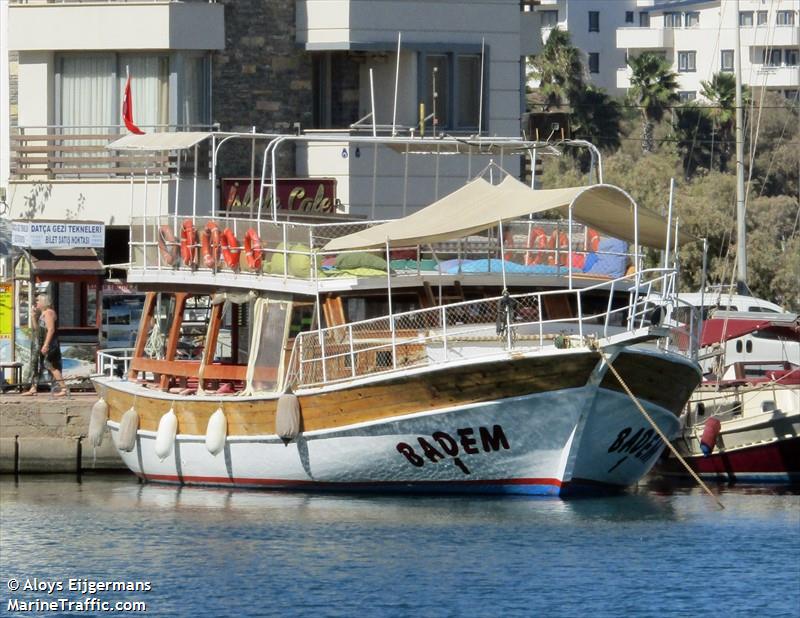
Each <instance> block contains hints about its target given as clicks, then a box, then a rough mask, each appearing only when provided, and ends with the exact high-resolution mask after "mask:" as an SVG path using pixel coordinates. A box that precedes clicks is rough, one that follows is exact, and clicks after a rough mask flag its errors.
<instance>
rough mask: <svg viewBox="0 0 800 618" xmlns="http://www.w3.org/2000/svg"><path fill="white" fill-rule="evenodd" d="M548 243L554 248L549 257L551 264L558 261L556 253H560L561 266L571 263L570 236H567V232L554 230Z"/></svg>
mask: <svg viewBox="0 0 800 618" xmlns="http://www.w3.org/2000/svg"><path fill="white" fill-rule="evenodd" d="M547 245H548V247H549V248H550V249H551V250H552V253H551V255H550V257H549V259H548V262H549V263H550V264H555V263H556V253H558V262H559V265H560V266H566V265H567V264H568V263H569V236H567V233H566V232H559V231H558V230H553V233H552V234H551V235H550V239H549V241H548V243H547Z"/></svg>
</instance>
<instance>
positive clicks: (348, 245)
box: [325, 176, 668, 251]
mask: <svg viewBox="0 0 800 618" xmlns="http://www.w3.org/2000/svg"><path fill="white" fill-rule="evenodd" d="M570 205H571V206H572V215H573V218H574V220H575V221H579V222H581V223H584V224H586V225H588V226H589V227H592V228H594V229H596V230H598V231H599V232H602V233H604V234H607V235H608V236H613V237H615V238H620V239H622V240H626V241H628V242H631V243H633V242H635V239H636V235H635V229H636V225H635V218H634V210H635V209H636V205H635V203H634V201H633V199H631V197H630V196H629V195H628V194H627V193H625V192H624V191H623V190H622V189H619V188H617V187H614V186H612V185H594V186H591V187H570V188H566V189H547V190H536V191H534V190H533V189H531V188H529V187H528V186H527V185H524V184H523V183H521V182H520V181H518V180H516V179H515V178H513V177H511V176H506V178H505V179H504V180H503V181H502V182H501V183H500V184H498V185H493V184H491V183H489V182H487V181H486V180H484V179H483V178H476V179H475V180H472V181H470V182H468V183H467V184H466V185H464V186H463V187H461V188H460V189H458V190H456V191H454V192H453V193H451V194H449V195H447V196H445V197H443V198H442V199H440V200H438V201H437V202H434V203H433V204H431V205H430V206H427V207H426V208H423V209H422V210H418V211H417V212H415V213H413V214H411V215H409V216H407V217H404V218H402V219H397V220H395V221H390V222H388V223H383V224H381V225H376V226H375V227H371V228H367V229H365V230H362V231H360V232H356V233H354V234H349V235H347V236H342V237H341V238H335V239H333V240H331V241H330V242H329V243H328V244H327V245H325V250H326V251H341V250H346V249H372V248H376V247H383V246H385V245H386V242H387V241H388V243H389V246H391V247H405V246H412V245H418V244H428V243H433V242H438V241H442V240H450V239H454V238H462V237H464V236H469V235H470V234H475V233H477V232H481V231H483V230H486V229H489V228H493V227H495V226H497V224H498V222H499V221H509V220H513V219H519V218H520V217H526V216H528V215H531V214H536V213H542V212H546V211H549V210H558V211H559V212H560V213H561V214H562V216H564V217H567V216H568V214H569V208H570ZM637 218H638V223H639V235H638V242H639V244H640V245H645V246H647V247H653V248H656V249H663V248H665V245H666V239H667V225H668V224H667V220H666V218H665V217H662V216H661V215H658V214H656V213H654V212H652V211H649V210H646V209H644V208H638V213H637Z"/></svg>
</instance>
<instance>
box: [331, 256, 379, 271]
mask: <svg viewBox="0 0 800 618" xmlns="http://www.w3.org/2000/svg"><path fill="white" fill-rule="evenodd" d="M335 266H336V268H338V269H339V270H351V269H354V268H370V269H373V270H383V271H386V260H384V259H383V258H382V257H380V256H379V255H374V254H372V253H363V252H358V253H342V254H340V255H338V256H336V264H335Z"/></svg>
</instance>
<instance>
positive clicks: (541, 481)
mask: <svg viewBox="0 0 800 618" xmlns="http://www.w3.org/2000/svg"><path fill="white" fill-rule="evenodd" d="M136 476H138V477H140V478H143V479H145V480H148V481H170V482H175V483H213V484H214V485H264V486H268V485H271V486H277V487H309V486H334V487H370V486H375V485H385V486H397V485H443V484H456V485H552V486H554V487H561V485H562V483H561V481H560V480H558V479H553V478H530V479H480V480H477V479H465V480H463V481H456V480H442V481H356V482H340V481H337V482H333V481H301V480H292V481H289V480H285V479H284V480H282V479H248V478H233V479H232V478H229V477H226V476H182V477H180V476H176V475H173V474H141V473H137V475H136Z"/></svg>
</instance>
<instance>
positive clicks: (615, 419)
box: [98, 352, 699, 495]
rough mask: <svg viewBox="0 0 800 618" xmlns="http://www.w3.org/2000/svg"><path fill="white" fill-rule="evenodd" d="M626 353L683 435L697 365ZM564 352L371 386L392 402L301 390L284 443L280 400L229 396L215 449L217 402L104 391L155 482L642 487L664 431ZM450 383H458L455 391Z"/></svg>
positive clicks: (349, 487)
mask: <svg viewBox="0 0 800 618" xmlns="http://www.w3.org/2000/svg"><path fill="white" fill-rule="evenodd" d="M625 354H626V356H627V358H622V357H618V360H619V363H615V366H618V367H619V368H620V369H622V370H623V372H625V373H626V374H627V381H629V384H630V385H631V386H632V388H633V389H634V392H635V393H637V392H638V394H639V395H640V396H641V395H642V394H645V395H648V397H649V398H645V397H642V398H641V403H642V405H643V406H644V407H645V409H646V410H647V412H648V414H649V415H650V416H651V418H652V419H653V421H654V422H655V423H656V424H657V425H658V426H659V428H660V429H661V430H662V431H663V432H664V433H665V434H666V435H667V436H669V437H674V436H675V435H676V433H677V431H678V426H679V423H678V419H677V414H676V413H677V412H678V411H679V410H680V408H681V407H682V406H683V404H684V403H685V398H686V397H688V392H690V391H691V389H692V388H693V387H694V385H695V383H696V381H697V380H699V372H698V371H697V370H696V368H695V367H694V366H692V365H691V364H690V363H688V361H685V360H683V359H680V358H678V357H675V358H667V357H665V356H664V355H663V354H655V353H649V352H638V353H632V352H626V353H625ZM562 356H563V357H562V358H561V359H558V360H559V363H558V366H560V369H559V370H557V371H556V372H555V374H554V375H556V374H557V375H558V378H557V379H555V378H550V379H547V377H546V376H547V374H546V368H547V367H551V369H550V371H551V372H552V371H553V369H552V366H553V363H554V359H552V358H551V359H542V358H539V359H535V360H532V359H521V360H515V361H510V362H508V361H507V362H503V363H499V364H486V365H475V366H471V367H469V368H467V369H463V370H462V373H461V375H455V378H457V379H456V380H455V381H454V373H453V372H452V371H449V372H447V371H445V372H441V373H440V375H438V376H436V375H432V374H431V372H427V373H421V374H419V375H417V376H406V377H405V378H403V379H402V380H395V381H389V382H388V383H379V384H377V385H373V386H374V387H375V388H381V389H384V390H385V389H389V391H388V392H383V391H381V392H382V393H383V394H382V396H381V398H380V401H386V404H385V406H384V407H383V408H382V407H381V405H380V404H379V398H377V397H376V396H375V392H374V391H371V390H369V389H370V388H372V387H373V386H370V385H366V386H364V388H366V389H367V390H365V391H363V392H362V393H361V395H360V396H354V392H355V391H357V389H356V388H355V387H350V388H344V389H340V390H339V391H334V392H330V391H327V392H320V393H316V394H315V393H307V394H299V401H300V407H301V410H302V414H303V429H304V430H303V431H302V432H301V433H300V435H298V436H297V437H296V438H294V439H293V440H287V441H284V440H282V439H281V438H279V437H278V436H277V435H275V433H274V431H271V430H269V431H264V429H265V427H268V426H269V427H270V428H271V427H273V426H274V420H271V421H270V422H271V423H273V425H270V424H269V423H266V422H264V421H263V417H268V418H272V417H274V414H275V412H274V409H275V399H261V400H259V399H257V398H256V399H252V400H249V401H239V402H231V403H229V404H227V408H226V405H225V404H223V405H222V406H221V407H222V408H223V410H224V411H225V413H226V415H227V424H228V429H229V431H228V434H229V435H228V438H227V440H226V441H225V446H224V449H223V451H222V452H221V453H219V454H217V455H212V454H211V453H210V452H209V450H208V449H207V448H206V442H205V426H206V423H207V420H208V418H209V416H210V414H211V412H213V410H214V409H215V408H216V407H217V406H220V403H219V402H218V401H217V402H213V401H212V402H207V401H202V400H201V399H198V398H194V399H193V398H189V399H188V400H187V399H186V398H183V399H180V398H176V397H172V398H170V396H168V395H166V394H153V395H150V396H147V395H143V394H142V393H141V392H138V393H137V391H136V388H137V387H135V386H132V385H130V384H121V383H115V382H113V381H105V382H100V383H99V384H98V390H99V391H100V392H101V393H102V394H103V395H104V397H105V398H106V399H107V401H108V402H109V404H110V406H111V414H110V420H109V423H108V425H109V427H110V429H111V435H112V438H113V439H114V441H115V444H117V446H118V447H119V440H120V419H121V416H122V413H124V412H125V410H127V409H128V408H130V407H135V408H136V409H137V410H140V411H141V412H140V414H141V424H140V429H139V431H138V432H137V436H136V442H135V445H134V448H133V450H132V451H130V452H126V451H123V450H120V455H121V457H122V459H123V461H124V462H125V464H126V465H127V466H128V467H129V468H130V469H131V470H132V471H133V472H135V473H136V474H137V475H138V476H140V477H141V478H143V479H146V480H148V481H157V482H167V483H180V484H195V485H214V486H235V487H258V488H269V489H298V488H300V489H315V490H316V489H325V490H340V491H354V490H356V491H408V492H434V493H452V492H457V493H514V494H535V495H568V494H572V493H579V492H580V493H585V492H587V491H588V492H603V491H609V490H620V489H622V488H625V487H627V486H629V485H631V484H634V483H636V482H637V481H638V480H639V479H640V478H641V477H642V476H643V475H644V474H646V473H647V472H648V470H649V469H650V468H651V467H652V465H653V463H654V462H655V461H656V459H657V458H658V455H659V454H660V453H661V451H662V449H663V444H662V441H661V439H660V437H659V436H658V435H657V433H656V432H655V431H654V429H653V428H652V427H651V426H650V425H649V423H648V421H647V420H646V419H645V418H644V416H643V415H642V414H641V413H640V411H639V410H638V409H637V407H636V406H635V405H634V404H633V402H632V401H631V400H630V398H629V397H628V396H627V395H626V394H624V393H623V392H622V389H621V388H619V386H618V384H616V383H615V382H613V381H611V380H607V376H606V374H605V370H606V369H607V368H606V366H605V365H604V364H603V363H602V362H601V361H600V360H599V357H598V356H597V355H596V354H593V353H588V352H587V353H579V354H571V355H570V354H565V355H562ZM523 361H525V362H523ZM527 361H530V362H527ZM634 369H635V370H634ZM665 372H666V373H667V374H668V375H669V374H670V372H671V375H673V377H675V378H678V377H680V378H681V379H683V380H688V381H689V382H690V383H689V384H687V385H686V395H685V396H684V395H680V396H675V394H674V393H671V394H670V395H669V396H663V389H661V390H662V396H660V397H659V396H657V395H656V393H657V391H658V389H657V388H656V385H657V384H660V383H661V381H662V380H663V378H664V375H665ZM501 373H502V375H504V376H505V377H504V378H500V377H499V375H500V374H501ZM526 373H529V374H530V375H528V376H526ZM542 375H544V376H545V379H541V376H542ZM481 376H483V378H484V382H483V383H484V386H483V387H482V388H479V387H478V386H476V384H475V383H476V382H478V383H480V381H481ZM509 376H511V377H509ZM534 376H539V379H534ZM695 376H696V377H695ZM468 378H470V379H468ZM692 380H695V383H691V382H692ZM445 384H453V385H454V386H453V389H452V391H448V390H447V388H446V387H445V386H444V385H445ZM509 384H511V386H509ZM139 390H140V391H141V390H142V389H139ZM421 391H425V392H428V397H429V401H428V405H427V406H426V404H425V403H424V402H417V403H416V404H412V403H411V401H412V400H415V397H416V395H414V393H415V392H421ZM518 391H522V393H521V394H517V392H518ZM525 391H527V392H525ZM456 394H459V395H460V397H459V396H457V395H456ZM498 394H507V395H508V396H505V397H498V396H497V395H498ZM404 397H405V399H404ZM320 398H322V403H321V402H320ZM409 398H410V399H409ZM476 399H477V401H476ZM481 399H482V400H481ZM364 400H367V401H371V404H370V405H365V406H362V408H363V411H362V412H361V413H359V414H360V416H353V414H355V412H354V410H353V408H354V407H357V406H356V403H357V402H358V401H364ZM654 400H655V401H654ZM342 401H344V402H346V403H344V404H343V403H342ZM337 402H338V403H337ZM448 403H449V405H447V404H448ZM323 404H324V405H323ZM323 407H327V409H328V411H329V413H330V414H329V417H328V420H327V422H323V421H322V420H321V417H315V416H314V414H313V412H314V410H316V409H322V408H323ZM412 407H415V408H416V409H409V408H412ZM384 408H385V409H384ZM420 408H422V409H420ZM168 409H174V410H176V412H178V417H179V422H178V423H179V428H178V434H177V436H176V437H175V440H174V444H173V447H172V449H171V451H170V452H169V453H168V454H167V455H166V456H165V457H163V459H162V458H160V457H158V456H157V455H156V438H157V435H158V432H157V426H158V422H157V421H158V416H159V415H160V414H164V413H165V412H166V411H167V410H168ZM306 411H309V418H308V422H306V420H307V419H306V418H305V415H306ZM348 412H349V414H350V415H348ZM315 419H316V420H315ZM359 419H360V420H359ZM350 421H353V422H350ZM232 427H233V428H234V430H233V431H232V430H231V428H232ZM162 454H163V452H162Z"/></svg>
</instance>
